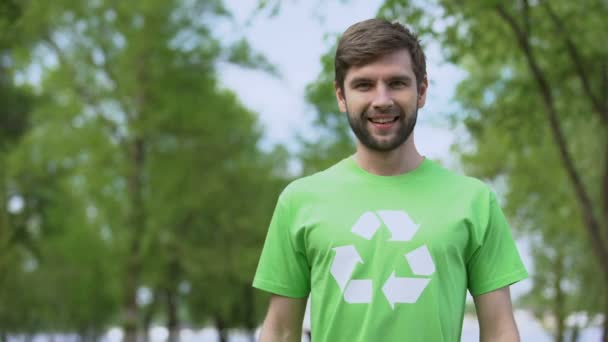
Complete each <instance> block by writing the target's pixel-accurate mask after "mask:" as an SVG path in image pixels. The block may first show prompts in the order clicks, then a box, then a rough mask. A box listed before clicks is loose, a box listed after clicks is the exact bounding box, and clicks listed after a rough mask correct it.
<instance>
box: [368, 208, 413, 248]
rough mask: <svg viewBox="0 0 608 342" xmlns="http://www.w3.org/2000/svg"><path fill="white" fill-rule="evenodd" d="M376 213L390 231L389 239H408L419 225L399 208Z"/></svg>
mask: <svg viewBox="0 0 608 342" xmlns="http://www.w3.org/2000/svg"><path fill="white" fill-rule="evenodd" d="M378 215H379V216H380V218H381V219H382V222H384V224H385V225H386V227H387V228H388V229H389V230H390V231H391V240H390V241H410V240H411V239H412V237H414V234H416V231H417V230H418V227H420V226H419V225H417V224H416V223H414V221H413V220H412V219H411V218H410V216H409V215H408V214H407V213H406V212H404V211H401V210H381V211H378Z"/></svg>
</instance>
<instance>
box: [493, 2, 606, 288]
mask: <svg viewBox="0 0 608 342" xmlns="http://www.w3.org/2000/svg"><path fill="white" fill-rule="evenodd" d="M496 9H497V10H498V14H499V15H500V16H501V17H502V18H503V19H504V20H505V21H506V22H507V24H508V25H509V26H510V27H511V29H512V30H513V32H514V34H515V37H516V40H517V43H518V44H519V47H520V48H521V50H522V52H523V53H524V57H525V59H526V62H527V64H528V67H529V68H530V72H531V73H532V76H533V77H534V79H535V81H536V84H537V86H538V89H539V92H540V95H541V97H542V100H543V102H544V105H545V108H546V115H547V119H548V121H549V126H550V128H551V132H552V135H553V139H554V141H555V144H556V147H557V149H558V151H559V155H560V158H561V160H562V164H563V167H564V170H565V171H566V174H567V175H568V179H569V181H570V183H571V185H572V186H573V189H574V193H575V195H576V199H577V202H578V204H579V206H580V208H581V214H582V218H583V223H584V227H585V229H586V230H587V233H588V235H589V238H590V243H591V247H592V249H593V251H594V252H595V253H596V255H597V257H598V258H599V260H600V267H601V269H602V273H603V274H602V275H603V276H604V279H606V280H607V281H608V242H607V241H605V239H604V235H605V234H604V233H603V229H602V222H601V221H600V220H601V219H599V218H598V217H596V215H595V213H594V208H593V201H592V200H591V197H590V194H589V192H588V191H587V189H586V188H585V186H584V184H583V180H582V178H581V176H580V174H579V172H578V171H577V169H576V165H575V162H574V159H573V157H572V155H571V154H570V151H569V150H568V144H567V138H566V136H565V134H564V132H563V129H562V125H561V122H560V120H559V115H558V112H557V109H556V108H555V102H554V98H553V91H552V88H551V86H550V85H549V82H548V80H547V78H546V77H545V74H544V73H543V71H542V70H541V68H540V65H539V64H538V61H537V59H536V56H535V55H534V52H533V49H532V45H531V44H530V41H529V36H528V33H529V32H528V31H526V30H524V29H522V27H521V26H520V25H519V24H518V23H517V21H516V19H515V17H514V16H512V15H511V14H509V13H508V12H507V10H506V9H505V8H504V7H503V6H502V5H498V6H497V7H496ZM524 15H525V14H524ZM606 153H608V151H606ZM604 175H605V176H607V177H608V169H605V170H604ZM606 184H608V183H606ZM606 184H605V185H606ZM602 196H603V197H604V198H605V199H607V200H608V194H607V193H604V194H602ZM607 203H608V202H607ZM605 217H608V215H606V214H605ZM603 223H604V224H605V225H608V222H603Z"/></svg>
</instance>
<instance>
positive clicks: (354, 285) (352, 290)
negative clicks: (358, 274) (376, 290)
mask: <svg viewBox="0 0 608 342" xmlns="http://www.w3.org/2000/svg"><path fill="white" fill-rule="evenodd" d="M372 292H373V290H372V281H371V279H353V280H351V281H350V282H349V283H348V286H347V287H346V291H344V300H345V301H346V302H347V303H351V304H356V303H371V301H372Z"/></svg>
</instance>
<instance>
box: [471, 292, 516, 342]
mask: <svg viewBox="0 0 608 342" xmlns="http://www.w3.org/2000/svg"><path fill="white" fill-rule="evenodd" d="M473 300H474V301H475V308H476V310H477V319H478V320H479V340H480V341H482V342H486V341H500V342H517V341H519V332H518V331H517V325H516V324H515V318H514V317H513V307H512V305H511V293H510V292H509V287H508V286H506V287H503V288H501V289H498V290H496V291H492V292H488V293H484V294H482V295H479V296H477V297H474V298H473Z"/></svg>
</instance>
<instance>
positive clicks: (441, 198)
mask: <svg viewBox="0 0 608 342" xmlns="http://www.w3.org/2000/svg"><path fill="white" fill-rule="evenodd" d="M526 277H527V272H526V270H525V268H524V266H523V264H522V262H521V259H520V257H519V254H518V252H517V249H516V246H515V243H514V241H513V237H512V235H511V231H510V229H509V226H508V223H507V221H506V219H505V217H504V215H503V213H502V211H501V209H500V207H499V206H498V204H497V203H496V197H495V195H494V193H493V192H492V191H491V190H490V189H489V188H488V187H487V186H486V185H485V184H483V183H482V182H480V181H478V180H476V179H474V178H470V177H464V176H460V175H457V174H454V173H451V172H449V171H447V170H445V169H444V168H442V167H441V166H439V165H438V164H436V163H435V162H432V161H430V160H428V159H425V160H424V161H423V162H422V164H420V166H418V167H417V168H416V169H415V170H413V171H411V172H407V173H405V174H402V175H398V176H378V175H373V174H370V173H368V172H366V171H364V170H363V169H361V168H360V167H359V166H358V165H357V164H356V162H355V161H354V159H353V158H352V157H350V158H347V159H344V160H342V161H341V162H339V163H338V164H336V165H334V166H333V167H331V168H329V169H327V170H325V171H323V172H319V173H317V174H315V175H312V176H309V177H305V178H302V179H299V180H297V181H295V182H293V183H291V184H290V185H289V186H288V187H287V188H286V189H285V190H284V191H283V193H282V194H281V196H280V197H279V200H278V202H277V206H276V209H275V212H274V215H273V218H272V221H271V223H270V228H269V230H268V235H267V237H266V242H265V245H264V249H263V251H262V255H261V257H260V261H259V265H258V269H257V272H256V275H255V279H254V281H253V286H254V287H256V288H259V289H261V290H264V291H267V292H271V293H275V294H278V295H282V296H287V297H296V298H304V297H306V296H308V295H309V294H310V295H311V331H312V340H313V341H315V342H337V341H348V342H354V341H361V342H368V341H458V340H460V335H461V330H462V321H463V315H464V307H465V299H466V291H467V289H468V290H469V291H470V292H471V294H472V295H473V296H478V295H480V294H483V293H486V292H490V291H493V290H496V289H499V288H501V287H504V286H507V285H510V284H512V283H514V282H517V281H519V280H521V279H524V278H526Z"/></svg>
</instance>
